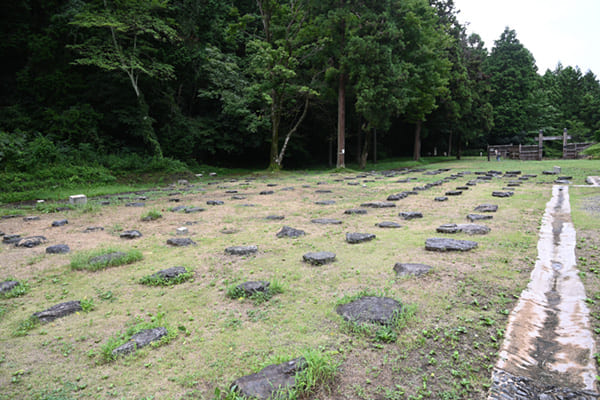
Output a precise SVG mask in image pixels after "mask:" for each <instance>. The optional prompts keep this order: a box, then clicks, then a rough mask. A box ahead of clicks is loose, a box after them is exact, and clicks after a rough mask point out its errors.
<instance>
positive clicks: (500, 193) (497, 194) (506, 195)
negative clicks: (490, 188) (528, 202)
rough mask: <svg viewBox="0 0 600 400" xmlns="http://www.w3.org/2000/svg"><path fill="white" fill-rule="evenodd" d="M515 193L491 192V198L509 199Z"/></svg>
mask: <svg viewBox="0 0 600 400" xmlns="http://www.w3.org/2000/svg"><path fill="white" fill-rule="evenodd" d="M513 194H515V192H492V196H493V197H511V196H512V195H513Z"/></svg>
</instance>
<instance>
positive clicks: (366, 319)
mask: <svg viewBox="0 0 600 400" xmlns="http://www.w3.org/2000/svg"><path fill="white" fill-rule="evenodd" d="M335 311H336V312H337V313H338V314H339V315H341V316H342V317H343V318H344V319H345V320H346V321H349V322H354V323H357V324H364V323H373V324H380V325H390V324H391V323H392V322H393V320H394V317H395V316H396V315H397V314H398V313H399V312H400V311H402V304H401V303H400V302H399V301H396V300H394V299H391V298H389V297H375V296H365V297H361V298H360V299H358V300H354V301H352V302H350V303H348V304H341V305H339V306H338V307H337V308H336V310H335Z"/></svg>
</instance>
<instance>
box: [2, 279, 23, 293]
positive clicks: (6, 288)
mask: <svg viewBox="0 0 600 400" xmlns="http://www.w3.org/2000/svg"><path fill="white" fill-rule="evenodd" d="M17 286H19V282H18V281H4V282H0V293H6V292H10V291H11V290H13V289H14V288H16V287H17Z"/></svg>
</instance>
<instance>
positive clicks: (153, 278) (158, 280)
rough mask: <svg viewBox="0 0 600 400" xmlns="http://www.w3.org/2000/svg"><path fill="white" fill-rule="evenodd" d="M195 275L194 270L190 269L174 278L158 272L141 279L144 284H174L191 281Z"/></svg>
mask: <svg viewBox="0 0 600 400" xmlns="http://www.w3.org/2000/svg"><path fill="white" fill-rule="evenodd" d="M193 277H194V271H188V270H187V269H186V272H184V273H183V274H179V275H177V276H176V277H174V278H171V279H167V278H164V277H162V276H160V275H157V274H152V275H147V276H144V277H143V278H141V279H140V281H139V282H140V283H141V284H142V285H148V286H172V285H179V284H180V283H183V282H186V281H189V280H190V279H192V278H193Z"/></svg>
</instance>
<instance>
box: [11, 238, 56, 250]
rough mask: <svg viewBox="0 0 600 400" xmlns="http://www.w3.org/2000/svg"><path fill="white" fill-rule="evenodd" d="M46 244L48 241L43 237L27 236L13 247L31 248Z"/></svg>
mask: <svg viewBox="0 0 600 400" xmlns="http://www.w3.org/2000/svg"><path fill="white" fill-rule="evenodd" d="M47 242H48V239H46V238H45V237H44V236H28V237H26V238H23V239H19V240H18V241H17V242H15V246H16V247H27V248H31V247H35V246H39V245H40V244H44V243H47Z"/></svg>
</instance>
